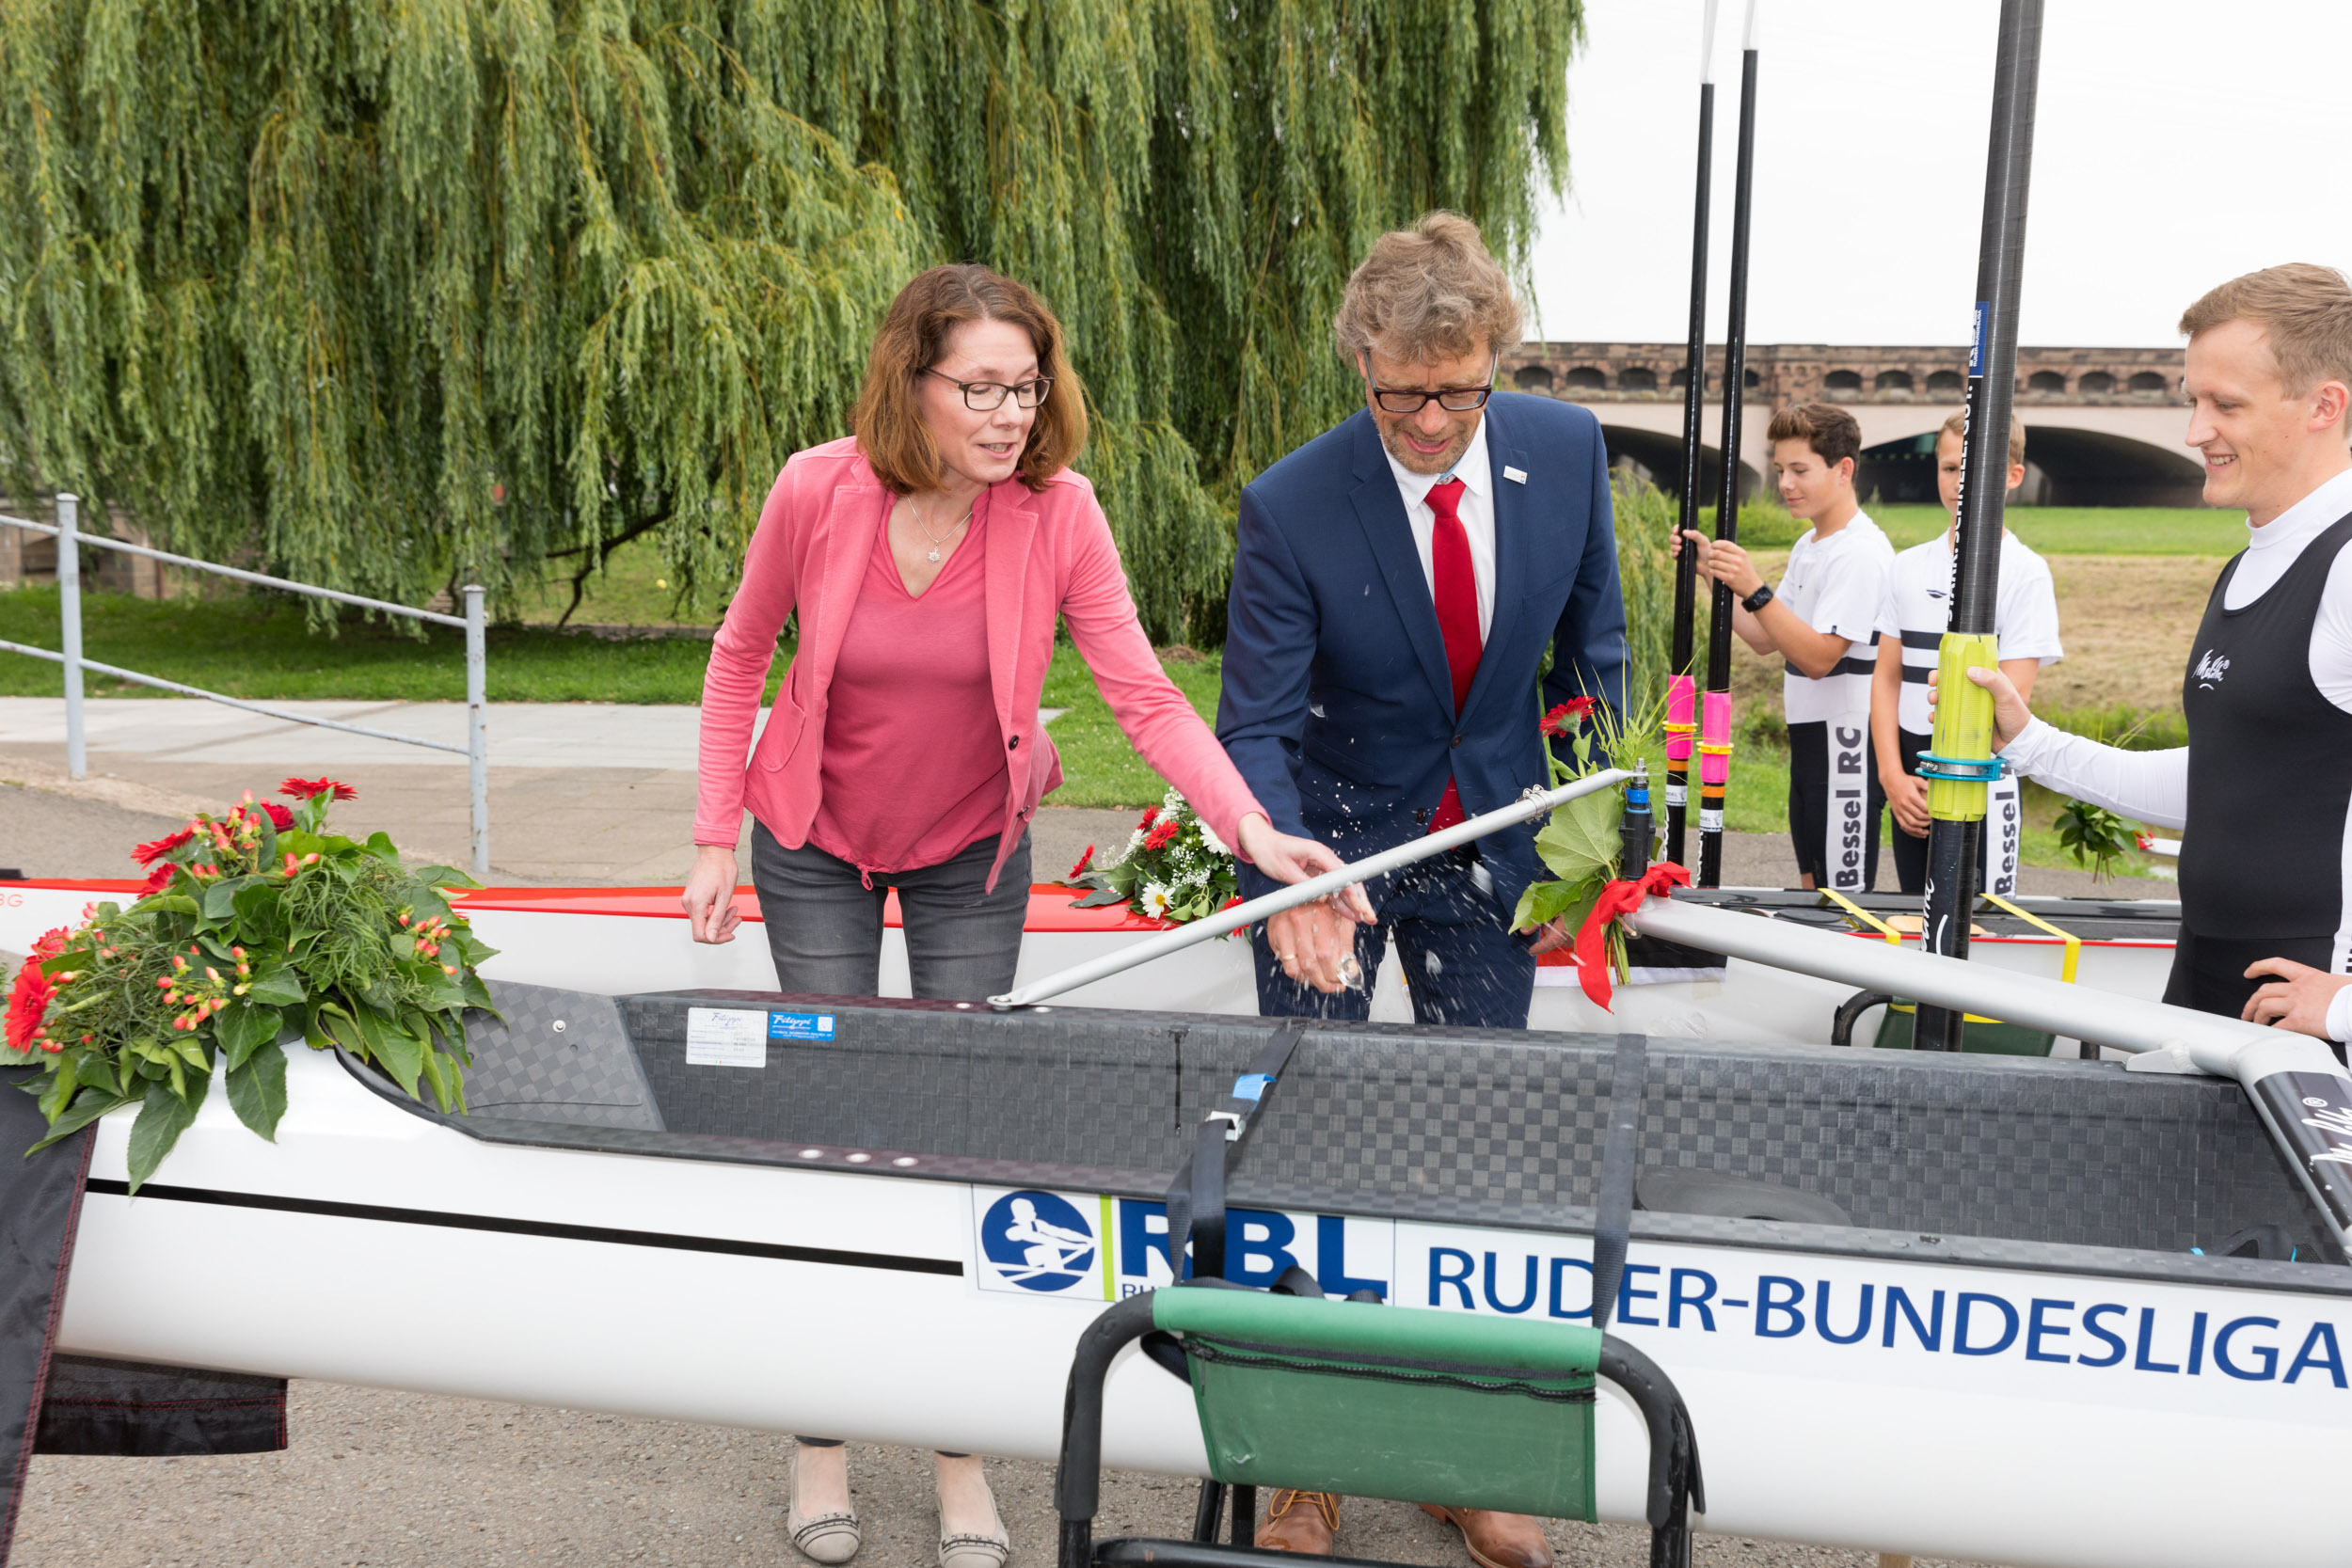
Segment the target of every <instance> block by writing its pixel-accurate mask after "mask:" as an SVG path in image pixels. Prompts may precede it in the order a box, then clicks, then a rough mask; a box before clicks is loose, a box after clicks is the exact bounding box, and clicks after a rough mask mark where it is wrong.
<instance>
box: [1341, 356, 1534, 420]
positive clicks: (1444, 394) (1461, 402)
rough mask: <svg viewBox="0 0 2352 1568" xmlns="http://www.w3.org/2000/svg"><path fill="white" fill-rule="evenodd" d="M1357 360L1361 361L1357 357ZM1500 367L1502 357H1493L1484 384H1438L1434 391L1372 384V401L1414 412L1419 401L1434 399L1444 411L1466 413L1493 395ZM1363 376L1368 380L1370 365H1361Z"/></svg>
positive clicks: (1390, 411)
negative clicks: (1478, 385)
mask: <svg viewBox="0 0 2352 1568" xmlns="http://www.w3.org/2000/svg"><path fill="white" fill-rule="evenodd" d="M1361 363H1362V362H1361V361H1360V360H1359V364H1361ZM1501 368H1502V356H1501V355H1497V356H1495V362H1494V364H1493V365H1491V366H1489V367H1487V370H1486V386H1484V387H1440V388H1438V389H1437V390H1436V391H1434V392H1424V391H1421V390H1418V389H1413V390H1408V389H1406V388H1402V387H1375V388H1373V389H1372V401H1373V402H1375V403H1376V404H1379V405H1380V409H1381V411H1382V412H1383V413H1388V414H1418V413H1420V412H1421V411H1422V405H1423V404H1427V403H1428V402H1429V400H1430V399H1432V398H1435V399H1436V400H1437V402H1438V407H1440V408H1442V409H1444V410H1445V411H1446V412H1447V413H1449V414H1467V413H1469V412H1470V410H1471V409H1473V408H1484V407H1486V400H1487V398H1489V397H1491V396H1492V395H1493V394H1494V389H1495V388H1494V380H1495V372H1496V371H1498V370H1500V369H1501ZM1364 379H1365V380H1366V381H1370V380H1371V379H1372V372H1371V367H1370V366H1368V365H1366V366H1364Z"/></svg>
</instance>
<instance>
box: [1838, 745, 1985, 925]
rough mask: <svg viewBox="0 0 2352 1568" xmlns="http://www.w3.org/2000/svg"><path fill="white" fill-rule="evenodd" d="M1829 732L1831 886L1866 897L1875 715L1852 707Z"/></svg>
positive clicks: (1842, 891)
mask: <svg viewBox="0 0 2352 1568" xmlns="http://www.w3.org/2000/svg"><path fill="white" fill-rule="evenodd" d="M1823 727H1824V729H1825V730H1826V731H1827V732H1828V736H1829V740H1828V756H1829V778H1828V781H1827V782H1828V787H1827V788H1825V789H1824V790H1822V792H1821V798H1822V800H1823V802H1824V805H1823V812H1824V817H1823V820H1822V823H1821V859H1822V861H1823V862H1824V863H1826V869H1827V870H1828V872H1829V883H1828V885H1829V886H1831V887H1833V888H1836V890H1837V891H1838V892H1840V893H1860V892H1861V891H1862V890H1863V886H1864V883H1863V879H1864V877H1865V876H1866V875H1867V873H1868V870H1869V853H1868V850H1869V832H1870V710H1869V709H1868V708H1867V707H1866V708H1849V709H1848V710H1847V711H1845V712H1844V713H1839V714H1835V715H1833V716H1832V717H1831V718H1830V720H1829V721H1828V723H1827V724H1826V725H1824V726H1823ZM2011 875H2012V878H2013V877H2014V873H2012V874H2011Z"/></svg>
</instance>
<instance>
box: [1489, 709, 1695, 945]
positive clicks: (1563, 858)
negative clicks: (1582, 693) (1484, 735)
mask: <svg viewBox="0 0 2352 1568" xmlns="http://www.w3.org/2000/svg"><path fill="white" fill-rule="evenodd" d="M1538 727H1539V728H1540V729H1541V730H1542V732H1543V735H1544V737H1545V747H1544V754H1545V757H1546V760H1547V761H1549V764H1550V766H1551V777H1552V782H1553V784H1566V783H1567V782H1569V781H1570V780H1572V779H1581V778H1586V777H1589V776H1590V775H1592V774H1594V773H1596V772H1598V771H1600V770H1601V769H1603V768H1610V767H1614V766H1618V765H1619V764H1618V763H1613V762H1612V761H1611V760H1610V759H1611V758H1612V757H1615V758H1618V759H1621V762H1622V764H1623V765H1625V766H1630V765H1631V763H1632V761H1633V760H1634V759H1636V758H1639V757H1644V756H1655V755H1657V754H1659V751H1660V746H1659V736H1657V735H1656V734H1653V733H1652V732H1654V731H1655V730H1656V729H1657V725H1656V723H1655V721H1654V720H1653V721H1652V722H1650V723H1648V724H1629V723H1626V722H1624V721H1622V720H1621V719H1619V718H1618V717H1617V716H1615V715H1614V714H1613V712H1612V711H1611V710H1609V709H1605V708H1600V707H1598V706H1597V705H1596V704H1595V702H1594V701H1593V699H1592V698H1590V697H1571V698H1570V699H1568V700H1567V701H1566V702H1565V703H1562V704H1560V705H1558V706H1557V707H1554V708H1552V709H1551V710H1550V711H1549V712H1548V713H1546V714H1544V715H1543V718H1542V719H1541V721H1539V725H1538ZM1554 742H1565V743H1566V746H1567V750H1568V752H1569V756H1570V757H1572V758H1573V759H1574V760H1573V761H1570V760H1568V759H1567V758H1563V757H1562V756H1561V755H1560V754H1559V748H1558V747H1557V746H1556V745H1554V744H1553V743H1554ZM1624 816H1625V797H1624V795H1623V794H1622V793H1621V792H1620V791H1618V790H1614V789H1604V790H1597V791H1595V792H1594V793H1593V794H1590V795H1580V796H1578V797H1577V798H1576V799H1575V800H1569V801H1565V802H1564V803H1563V804H1561V805H1559V806H1556V807H1554V808H1553V809H1552V813H1551V819H1550V820H1549V822H1547V823H1545V824H1544V826H1543V829H1542V830H1541V831H1540V832H1537V833H1536V835H1535V853H1536V854H1537V855H1538V856H1539V857H1540V858H1541V859H1542V861H1543V863H1544V864H1545V866H1546V867H1547V868H1548V869H1549V871H1550V872H1551V874H1552V876H1553V877H1554V878H1555V879H1556V880H1552V881H1548V882H1531V883H1529V884H1528V886H1527V888H1526V890H1525V891H1524V892H1522V893H1521V894H1520V895H1519V903H1518V910H1517V911H1514V913H1513V915H1512V918H1511V928H1512V929H1513V930H1515V931H1532V930H1534V929H1536V928H1537V927H1541V926H1545V925H1548V924H1549V923H1550V922H1552V921H1554V920H1557V921H1560V922H1561V923H1562V924H1563V925H1564V926H1565V928H1566V929H1568V930H1569V931H1571V932H1581V930H1582V928H1583V927H1584V926H1585V925H1586V924H1587V922H1588V921H1589V920H1590V918H1591V916H1592V915H1593V912H1594V911H1595V909H1596V908H1597V906H1599V904H1600V902H1601V896H1602V894H1603V893H1604V891H1605V890H1606V889H1607V888H1608V887H1609V885H1610V884H1611V883H1612V882H1613V881H1615V880H1616V879H1617V878H1618V875H1619V872H1620V870H1621V868H1622V866H1623V865H1624V862H1625V841H1624V837H1623V835H1622V834H1621V832H1619V829H1620V826H1621V824H1622V822H1623V820H1624ZM1613 908H1614V906H1613ZM1578 949H1579V956H1578V961H1579V962H1580V963H1581V962H1583V961H1584V954H1585V952H1586V951H1587V943H1586V942H1579V943H1578ZM1602 951H1605V953H1606V960H1605V961H1606V964H1607V967H1608V968H1609V970H1610V972H1611V973H1612V974H1613V975H1614V976H1615V977H1616V979H1617V980H1619V981H1622V980H1623V979H1624V978H1625V977H1626V974H1627V964H1626V957H1625V927H1624V925H1623V924H1622V922H1621V921H1619V920H1618V919H1617V918H1616V917H1615V915H1614V913H1613V912H1612V913H1610V914H1609V915H1608V925H1607V929H1606V932H1605V948H1604V949H1602ZM1595 956H1596V957H1598V956H1599V955H1598V953H1596V954H1595ZM1586 989H1587V990H1588V991H1589V990H1591V989H1592V988H1591V987H1589V986H1588V987H1587V988H1586Z"/></svg>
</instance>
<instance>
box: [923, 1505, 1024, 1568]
mask: <svg viewBox="0 0 2352 1568" xmlns="http://www.w3.org/2000/svg"><path fill="white" fill-rule="evenodd" d="M988 1513H989V1517H990V1518H992V1519H994V1520H995V1521H996V1528H994V1529H993V1530H988V1531H985V1532H982V1533H978V1534H975V1533H973V1532H972V1531H969V1530H965V1531H961V1532H959V1533H957V1534H954V1535H949V1534H947V1533H946V1531H945V1530H942V1531H941V1532H940V1537H939V1568H1005V1560H1006V1559H1007V1558H1009V1557H1010V1556H1011V1555H1012V1537H1010V1536H1009V1535H1007V1534H1006V1533H1005V1522H1004V1520H1003V1519H1002V1518H1001V1517H999V1516H998V1514H997V1513H996V1499H995V1498H994V1497H991V1498H990V1499H989V1500H988Z"/></svg>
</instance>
